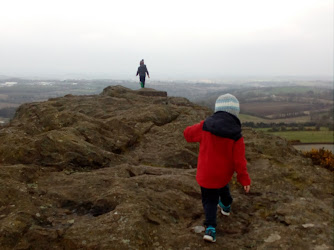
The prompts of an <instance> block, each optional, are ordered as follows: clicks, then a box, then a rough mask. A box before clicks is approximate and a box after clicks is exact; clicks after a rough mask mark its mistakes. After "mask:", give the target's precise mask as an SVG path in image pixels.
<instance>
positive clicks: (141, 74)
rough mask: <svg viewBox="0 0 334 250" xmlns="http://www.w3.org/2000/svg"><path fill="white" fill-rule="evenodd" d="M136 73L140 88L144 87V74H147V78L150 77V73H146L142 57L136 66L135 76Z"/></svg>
mask: <svg viewBox="0 0 334 250" xmlns="http://www.w3.org/2000/svg"><path fill="white" fill-rule="evenodd" d="M138 74H139V81H140V86H141V87H142V88H145V77H146V74H147V76H148V78H150V74H149V73H148V71H147V67H146V65H145V64H144V59H142V60H141V61H140V66H139V67H138V70H137V74H136V76H137V75H138Z"/></svg>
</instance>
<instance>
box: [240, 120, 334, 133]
mask: <svg viewBox="0 0 334 250" xmlns="http://www.w3.org/2000/svg"><path fill="white" fill-rule="evenodd" d="M242 126H245V127H250V128H269V130H268V131H269V132H279V131H319V130H320V127H326V128H328V130H330V131H334V122H327V123H325V124H322V123H319V122H303V123H296V122H293V123H284V122H280V123H274V122H272V123H264V122H258V123H255V122H243V123H242Z"/></svg>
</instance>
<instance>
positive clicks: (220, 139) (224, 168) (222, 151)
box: [183, 111, 251, 188]
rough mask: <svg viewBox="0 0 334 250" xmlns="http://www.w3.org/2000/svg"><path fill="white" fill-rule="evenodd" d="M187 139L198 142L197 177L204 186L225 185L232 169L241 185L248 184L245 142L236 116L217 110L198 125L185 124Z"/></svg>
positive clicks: (230, 176)
mask: <svg viewBox="0 0 334 250" xmlns="http://www.w3.org/2000/svg"><path fill="white" fill-rule="evenodd" d="M183 134H184V137H185V139H186V140H187V142H199V143H200V147H199V155H198V163H197V174H196V180H197V182H198V184H199V185H200V186H201V187H204V188H222V187H224V186H226V185H227V184H228V183H229V182H230V180H231V178H232V176H233V173H234V172H237V180H238V182H240V183H241V185H243V186H247V185H250V182H251V181H250V178H249V175H248V172H247V160H246V158H245V143H244V139H243V137H242V135H241V124H240V121H239V119H238V118H237V117H236V116H234V115H232V114H229V113H227V112H224V111H219V112H216V113H214V114H213V115H212V116H210V117H209V118H207V119H206V120H205V121H201V122H200V123H198V124H195V125H193V126H189V127H187V128H186V129H185V130H184V132H183Z"/></svg>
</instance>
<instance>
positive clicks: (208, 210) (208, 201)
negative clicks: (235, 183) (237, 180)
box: [201, 184, 233, 227]
mask: <svg viewBox="0 0 334 250" xmlns="http://www.w3.org/2000/svg"><path fill="white" fill-rule="evenodd" d="M201 191H202V204H203V208H204V212H205V222H204V225H205V226H213V227H216V226H217V221H216V217H217V205H218V201H219V198H220V200H221V202H222V203H223V204H224V206H228V205H231V204H232V201H233V198H232V196H231V193H230V187H229V185H228V184H227V185H226V186H225V187H222V188H219V189H209V188H204V187H201Z"/></svg>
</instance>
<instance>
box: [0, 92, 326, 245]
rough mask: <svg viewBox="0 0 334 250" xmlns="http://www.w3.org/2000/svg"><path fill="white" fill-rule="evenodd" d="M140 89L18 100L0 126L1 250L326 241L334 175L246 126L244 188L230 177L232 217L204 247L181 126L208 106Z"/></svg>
mask: <svg viewBox="0 0 334 250" xmlns="http://www.w3.org/2000/svg"><path fill="white" fill-rule="evenodd" d="M149 91H152V90H149ZM138 92H139V91H131V90H128V89H126V88H123V87H120V86H116V87H108V88H106V89H105V90H104V92H103V93H102V94H101V95H99V96H81V97H80V96H66V97H64V98H57V99H52V100H49V101H48V102H43V103H33V104H25V105H23V106H21V108H20V110H19V111H18V113H17V115H16V117H15V119H14V120H13V121H12V122H11V125H9V126H7V127H5V128H3V129H1V130H0V142H1V144H0V155H1V163H2V165H1V167H0V187H1V189H0V248H1V249H247V248H250V249H331V248H332V242H333V234H332V228H333V210H332V204H333V179H332V174H331V172H330V171H329V170H327V169H324V168H321V167H319V166H312V165H311V162H310V161H309V160H307V159H306V158H303V157H302V155H301V154H299V153H298V152H297V151H296V150H295V149H293V148H292V147H291V146H290V145H289V144H288V143H287V142H286V141H285V140H284V139H281V138H278V137H274V136H270V135H266V134H262V133H257V132H255V131H253V130H250V129H244V137H245V141H246V157H247V160H248V162H249V164H248V169H249V172H250V176H251V179H252V185H251V192H250V193H249V194H248V195H245V194H243V192H242V188H241V187H240V185H239V184H237V183H236V180H235V178H233V180H232V181H231V190H232V195H233V197H234V203H233V205H232V213H231V216H229V217H224V216H222V215H221V214H220V213H218V214H217V217H218V226H217V242H216V243H215V244H207V243H205V242H204V241H203V239H202V234H203V233H198V232H201V229H202V227H201V226H202V222H203V220H204V213H203V209H202V205H201V198H200V197H201V196H200V188H199V186H198V185H197V183H196V181H195V174H196V169H193V168H194V167H196V158H197V150H198V146H197V145H195V144H194V145H193V144H187V143H185V141H184V139H183V136H182V131H183V129H184V128H185V127H186V126H187V125H190V124H193V123H195V122H199V121H200V120H201V119H203V118H204V117H205V116H206V115H208V114H209V112H208V110H206V109H205V108H202V107H199V106H196V105H194V104H192V103H190V102H189V101H188V100H186V99H183V98H173V97H164V96H156V95H150V96H145V95H144V96H143V95H141V94H138ZM153 92H154V91H153Z"/></svg>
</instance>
